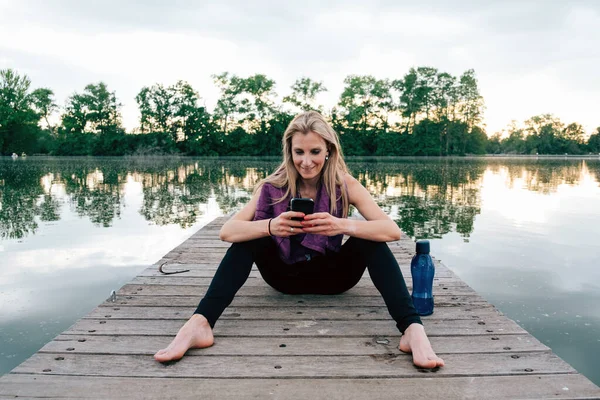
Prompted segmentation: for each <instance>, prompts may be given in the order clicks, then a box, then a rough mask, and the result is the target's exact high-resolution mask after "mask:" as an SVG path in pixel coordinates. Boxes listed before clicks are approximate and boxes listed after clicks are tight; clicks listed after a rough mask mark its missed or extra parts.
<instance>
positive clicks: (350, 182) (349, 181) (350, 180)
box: [344, 172, 360, 190]
mask: <svg viewBox="0 0 600 400" xmlns="http://www.w3.org/2000/svg"><path fill="white" fill-rule="evenodd" d="M344 183H345V184H346V187H347V188H348V189H349V190H350V189H351V188H352V187H356V185H360V182H359V181H358V180H357V179H356V178H355V177H353V176H352V175H351V174H350V173H349V172H345V173H344Z"/></svg>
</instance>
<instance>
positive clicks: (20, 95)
mask: <svg viewBox="0 0 600 400" xmlns="http://www.w3.org/2000/svg"><path fill="white" fill-rule="evenodd" d="M30 86H31V80H30V79H29V78H28V77H27V75H19V74H18V73H17V72H16V71H14V70H12V69H4V70H0V154H11V153H13V152H15V153H18V154H21V153H22V152H26V153H31V152H34V151H35V150H36V147H37V144H36V141H37V137H38V134H39V127H38V126H37V122H38V121H39V116H38V114H36V112H35V111H34V110H33V109H32V108H31V106H32V96H31V93H30V92H29V88H30Z"/></svg>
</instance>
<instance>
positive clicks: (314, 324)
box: [64, 317, 525, 337]
mask: <svg viewBox="0 0 600 400" xmlns="http://www.w3.org/2000/svg"><path fill="white" fill-rule="evenodd" d="M181 325H182V323H181V321H176V320H111V319H104V320H94V319H82V320H79V321H78V322H76V323H75V324H74V325H73V326H71V327H70V328H69V329H67V330H66V331H65V332H64V333H65V334H69V335H81V334H89V335H94V336H95V335H154V336H156V335H159V336H163V335H175V334H176V333H177V331H178V330H179V328H180V327H181ZM424 325H425V329H426V330H427V334H428V335H429V336H441V335H456V336H465V335H467V336H468V335H484V334H488V333H494V334H497V335H505V334H515V333H519V334H521V333H525V331H524V330H523V328H521V327H520V326H519V325H517V324H516V323H515V322H514V321H511V320H509V319H508V318H506V317H497V318H495V319H489V320H486V321H478V320H437V321H436V320H431V321H426V322H424ZM214 333H215V336H235V337H254V336H265V337H270V336H275V337H279V336H308V337H317V336H327V337H337V336H385V335H397V334H398V330H397V328H396V325H395V323H394V321H393V320H391V319H390V320H389V321H380V320H374V321H323V320H321V321H319V320H317V321H315V320H311V319H307V320H298V321H290V320H243V321H240V320H222V321H219V322H218V323H217V324H216V325H215V329H214Z"/></svg>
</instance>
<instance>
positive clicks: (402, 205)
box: [0, 157, 600, 385]
mask: <svg viewBox="0 0 600 400" xmlns="http://www.w3.org/2000/svg"><path fill="white" fill-rule="evenodd" d="M276 164H277V163H276V161H266V160H219V159H192V158H149V159H111V158H64V159H58V158H31V157H30V158H29V159H18V160H11V159H10V158H2V159H0V375H1V374H4V373H6V372H8V371H10V370H11V369H13V368H14V367H15V366H17V365H18V364H20V363H21V362H23V361H24V360H25V359H27V358H28V357H30V356H31V355H32V354H33V353H35V352H36V351H37V350H38V349H39V348H41V347H42V346H43V345H44V344H45V343H47V342H48V341H50V340H52V338H54V337H55V336H56V335H57V334H59V333H60V332H62V331H64V330H65V329H66V328H68V327H69V326H70V325H72V324H73V323H74V322H75V321H76V320H77V319H79V318H81V317H83V316H84V315H86V314H87V313H89V312H90V311H91V310H92V309H93V308H94V307H95V306H96V305H98V304H99V303H101V302H102V301H104V300H105V299H106V298H107V297H108V296H109V294H110V292H111V290H113V289H118V288H119V287H121V286H122V285H123V284H125V283H126V282H128V281H129V280H131V279H132V278H133V277H134V276H135V275H136V274H137V273H138V272H140V271H141V270H143V269H145V268H146V267H147V266H149V265H150V264H152V263H154V262H156V261H157V260H158V259H159V258H160V257H161V256H162V255H164V254H165V253H167V252H168V251H170V250H171V249H172V248H174V247H175V246H176V245H178V244H179V243H181V242H182V241H184V240H185V239H187V238H188V237H189V236H190V235H191V234H193V233H194V232H195V231H197V230H198V229H199V228H200V227H202V226H203V225H204V224H206V223H207V222H209V221H211V220H212V219H214V218H215V217H217V216H219V215H222V214H223V213H228V212H231V211H233V210H235V209H237V208H239V207H240V206H241V205H242V204H244V203H245V202H246V201H248V200H249V196H250V194H251V192H252V188H253V187H254V185H255V184H256V182H257V181H258V180H260V179H261V178H263V177H265V176H266V175H267V174H268V173H269V172H271V171H272V170H273V169H274V167H275V166H276ZM349 167H350V169H351V170H352V173H353V174H354V176H356V177H357V178H358V179H359V180H360V181H361V182H362V183H363V185H365V186H366V187H367V189H368V190H369V191H370V192H371V194H372V195H373V197H374V199H375V200H376V201H377V202H378V203H379V204H380V206H381V207H382V208H383V209H384V210H385V211H386V212H387V213H388V214H389V215H390V216H391V217H392V218H393V219H394V220H396V221H397V223H398V224H399V226H400V227H401V228H402V230H403V231H404V232H405V233H406V234H408V235H410V236H411V237H413V238H416V239H420V238H428V239H430V240H431V242H432V244H431V247H432V253H433V254H434V256H436V257H437V258H438V259H440V260H442V262H444V264H446V265H447V266H448V267H449V268H451V269H452V270H453V271H455V272H456V273H457V274H458V275H459V276H460V277H461V278H462V279H463V280H464V281H466V282H467V283H468V284H469V285H470V286H471V287H473V288H474V289H475V290H476V291H478V292H479V293H480V294H481V295H482V296H484V297H485V298H486V299H487V300H488V301H489V302H491V303H492V304H494V305H496V306H497V307H498V308H499V309H500V310H501V311H503V312H504V313H505V314H506V315H507V316H508V317H510V318H511V319H514V320H516V321H517V322H518V323H519V324H520V325H521V326H523V327H524V328H525V329H526V330H528V331H529V332H531V333H532V334H533V335H534V336H536V337H537V338H538V339H539V340H540V341H542V342H543V343H545V344H546V345H548V346H549V347H551V348H552V349H553V351H554V352H555V353H556V354H558V355H559V356H560V357H562V358H563V359H564V360H566V361H567V362H568V363H570V364H571V365H573V367H575V368H576V369H577V370H578V371H579V372H581V373H583V374H584V375H586V376H587V377H589V378H590V379H591V380H592V381H594V382H595V383H596V384H597V385H600V308H599V307H598V306H597V304H600V255H599V252H598V236H599V235H598V234H599V233H600V185H599V181H600V160H598V159H589V160H535V159H528V160H522V159H477V160H467V159H441V160H440V159H391V160H385V161H381V160H379V161H377V160H372V161H353V162H350V163H349Z"/></svg>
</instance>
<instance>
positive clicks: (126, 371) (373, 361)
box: [13, 352, 576, 379]
mask: <svg viewBox="0 0 600 400" xmlns="http://www.w3.org/2000/svg"><path fill="white" fill-rule="evenodd" d="M445 361H446V366H445V367H444V368H440V369H438V370H435V371H431V370H423V369H420V368H416V367H415V366H414V365H413V364H412V357H411V356H410V355H409V354H399V353H398V354H396V353H394V354H384V355H377V354H376V355H368V356H310V357H306V356H297V357H286V356H272V357H265V356H234V357H228V356H203V357H184V358H183V359H181V360H180V361H179V362H174V363H165V364H163V363H158V362H156V361H155V360H154V359H153V358H152V357H151V356H135V355H101V354H67V353H64V354H61V355H60V356H57V355H56V354H47V353H44V354H42V353H36V354H35V355H33V356H32V357H31V358H29V359H28V360H27V361H25V362H24V363H23V364H21V365H20V366H18V367H17V368H15V369H14V370H13V372H14V373H25V374H46V375H71V376H114V377H139V378H142V377H148V378H150V377H173V378H269V377H274V378H320V379H325V378H383V377H388V378H399V377H417V376H423V374H424V373H426V374H427V375H429V376H431V377H434V376H435V377H439V376H470V377H471V376H486V375H487V376H492V375H527V374H531V373H535V374H542V375H543V374H572V373H576V371H575V370H574V369H573V367H571V366H570V365H569V364H567V363H566V362H564V361H563V360H561V359H560V358H559V357H557V356H556V355H554V354H552V353H551V352H535V353H518V354H517V353H514V354H510V353H502V354H498V353H491V354H485V355H482V354H447V355H445ZM44 371H45V372H44Z"/></svg>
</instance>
